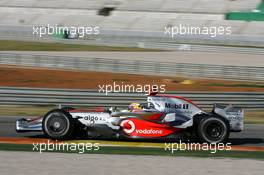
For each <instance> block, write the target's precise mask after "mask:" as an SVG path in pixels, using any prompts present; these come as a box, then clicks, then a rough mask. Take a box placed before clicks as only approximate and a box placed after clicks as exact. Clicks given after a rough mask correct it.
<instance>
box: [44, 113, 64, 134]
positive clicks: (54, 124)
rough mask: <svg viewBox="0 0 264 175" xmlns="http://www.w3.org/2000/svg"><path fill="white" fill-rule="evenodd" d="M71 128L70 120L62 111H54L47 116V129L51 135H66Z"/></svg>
mask: <svg viewBox="0 0 264 175" xmlns="http://www.w3.org/2000/svg"><path fill="white" fill-rule="evenodd" d="M68 128H69V120H68V119H67V117H65V116H64V115H62V114H60V113H53V114H50V115H49V116H48V117H47V120H46V129H47V132H48V133H49V134H50V135H64V134H65V133H66V132H67V130H68Z"/></svg>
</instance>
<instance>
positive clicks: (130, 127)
mask: <svg viewBox="0 0 264 175" xmlns="http://www.w3.org/2000/svg"><path fill="white" fill-rule="evenodd" d="M120 126H121V127H122V128H123V130H124V132H125V133H127V134H131V133H132V132H133V131H135V129H136V126H135V123H134V122H133V121H131V120H123V121H122V122H121V123H120Z"/></svg>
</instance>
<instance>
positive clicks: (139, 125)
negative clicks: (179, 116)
mask: <svg viewBox="0 0 264 175" xmlns="http://www.w3.org/2000/svg"><path fill="white" fill-rule="evenodd" d="M126 120H127V121H132V122H133V124H134V125H135V129H134V131H132V132H131V133H126V132H125V131H124V130H123V131H124V132H125V133H126V134H127V135H129V136H135V137H152V138H155V137H164V136H168V135H171V134H173V133H178V132H180V131H181V129H180V128H175V127H171V126H167V125H165V124H158V123H153V122H149V121H145V120H140V119H137V118H130V119H126ZM124 126H125V127H126V128H124ZM124 126H123V128H124V129H127V128H133V127H128V126H127V123H126V124H124Z"/></svg>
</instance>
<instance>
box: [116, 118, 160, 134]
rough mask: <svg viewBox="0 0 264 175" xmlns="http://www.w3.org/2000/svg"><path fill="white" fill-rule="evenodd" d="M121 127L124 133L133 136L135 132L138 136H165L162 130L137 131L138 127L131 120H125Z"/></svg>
mask: <svg viewBox="0 0 264 175" xmlns="http://www.w3.org/2000/svg"><path fill="white" fill-rule="evenodd" d="M120 126H121V127H122V128H123V130H124V132H125V133H127V134H131V133H133V132H134V131H135V133H137V134H145V135H155V134H163V131H162V130H160V129H153V128H150V129H136V125H135V123H134V122H133V121H131V120H123V121H122V122H121V123H120Z"/></svg>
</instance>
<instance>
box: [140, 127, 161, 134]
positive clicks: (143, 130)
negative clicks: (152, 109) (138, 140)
mask: <svg viewBox="0 0 264 175" xmlns="http://www.w3.org/2000/svg"><path fill="white" fill-rule="evenodd" d="M136 133H138V134H162V133H163V131H162V130H158V129H152V128H150V129H137V130H136Z"/></svg>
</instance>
